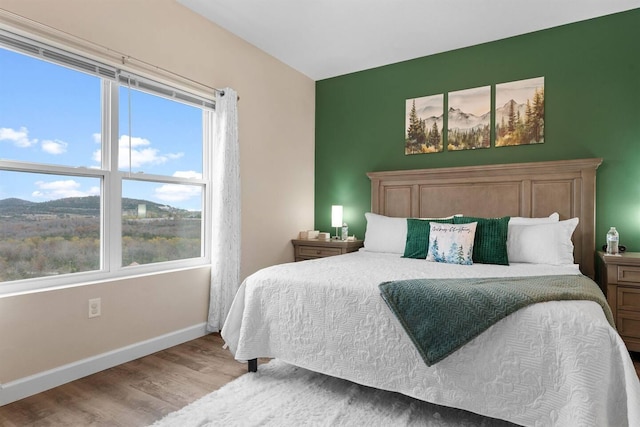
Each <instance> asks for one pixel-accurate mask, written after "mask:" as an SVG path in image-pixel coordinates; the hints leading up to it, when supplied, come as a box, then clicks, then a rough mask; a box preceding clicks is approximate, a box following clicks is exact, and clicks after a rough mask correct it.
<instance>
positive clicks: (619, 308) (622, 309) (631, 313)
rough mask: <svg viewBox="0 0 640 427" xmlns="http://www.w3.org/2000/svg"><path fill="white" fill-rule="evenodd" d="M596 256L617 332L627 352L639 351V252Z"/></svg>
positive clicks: (602, 284)
mask: <svg viewBox="0 0 640 427" xmlns="http://www.w3.org/2000/svg"><path fill="white" fill-rule="evenodd" d="M598 257H599V258H600V261H601V263H602V265H601V267H602V268H601V276H600V283H601V286H603V287H604V290H605V293H606V295H607V301H608V302H609V305H610V306H611V311H612V312H613V318H614V319H615V322H616V328H617V329H618V333H619V334H620V336H621V337H622V339H623V340H624V342H625V344H626V345H627V348H628V349H629V350H631V351H640V252H624V253H622V254H620V255H607V254H605V253H603V252H598Z"/></svg>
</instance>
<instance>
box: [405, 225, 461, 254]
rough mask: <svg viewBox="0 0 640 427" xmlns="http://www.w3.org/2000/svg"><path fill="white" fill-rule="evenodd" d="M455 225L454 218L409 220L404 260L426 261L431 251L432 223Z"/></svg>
mask: <svg viewBox="0 0 640 427" xmlns="http://www.w3.org/2000/svg"><path fill="white" fill-rule="evenodd" d="M432 222H439V223H440V224H453V219H452V218H447V219H418V218H407V243H406V244H405V246H404V255H402V257H403V258H418V259H426V258H427V251H428V250H429V232H430V230H431V227H430V225H429V224H430V223H432Z"/></svg>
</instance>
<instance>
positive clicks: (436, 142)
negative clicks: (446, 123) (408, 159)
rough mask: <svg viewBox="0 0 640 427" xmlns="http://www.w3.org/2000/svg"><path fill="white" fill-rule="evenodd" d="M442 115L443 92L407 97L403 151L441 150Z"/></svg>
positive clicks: (409, 152) (416, 152)
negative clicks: (419, 96)
mask: <svg viewBox="0 0 640 427" xmlns="http://www.w3.org/2000/svg"><path fill="white" fill-rule="evenodd" d="M443 117H444V95H443V94H440V95H431V96H424V97H421V98H412V99H407V100H406V117H405V145H404V153H405V154H422V153H438V152H441V151H442V149H443V146H444V145H443V140H442V126H443Z"/></svg>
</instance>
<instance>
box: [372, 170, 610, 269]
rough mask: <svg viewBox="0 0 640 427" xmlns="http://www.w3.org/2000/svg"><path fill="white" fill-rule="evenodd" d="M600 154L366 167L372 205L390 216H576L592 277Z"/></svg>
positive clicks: (578, 249) (581, 252)
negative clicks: (428, 166)
mask: <svg viewBox="0 0 640 427" xmlns="http://www.w3.org/2000/svg"><path fill="white" fill-rule="evenodd" d="M601 163H602V159H600V158H594V159H579V160H560V161H549V162H535V163H512V164H502V165H486V166H463V167H452V168H436V169H419V170H404V171H389V172H370V173H368V174H367V176H368V177H369V179H370V180H371V211H372V212H373V213H377V214H381V215H386V216H393V217H414V218H433V217H444V216H449V215H454V214H463V215H467V216H477V217H486V218H492V217H502V216H524V217H543V216H549V215H550V214H552V213H553V212H558V213H559V214H560V219H561V220H564V219H569V218H574V217H578V218H579V219H580V222H579V223H578V226H577V227H576V230H575V232H574V233H573V243H574V259H575V262H576V263H577V264H580V271H581V272H582V273H583V274H584V275H585V276H588V277H590V278H592V279H593V278H594V277H595V267H594V263H595V250H596V240H595V218H596V216H595V212H596V209H595V198H596V169H597V168H598V166H600V164H601Z"/></svg>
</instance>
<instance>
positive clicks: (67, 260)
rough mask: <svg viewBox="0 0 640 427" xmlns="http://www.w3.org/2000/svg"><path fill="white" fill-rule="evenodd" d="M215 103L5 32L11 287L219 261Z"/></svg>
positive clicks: (5, 256) (0, 255)
mask: <svg viewBox="0 0 640 427" xmlns="http://www.w3.org/2000/svg"><path fill="white" fill-rule="evenodd" d="M213 106H214V104H213V101H212V100H211V99H209V98H207V97H206V96H201V95H198V94H194V93H190V92H187V91H184V90H182V89H180V88H178V87H172V86H169V85H167V84H166V83H160V82H158V81H154V80H153V79H150V78H148V76H141V75H137V74H134V73H132V72H130V71H129V70H123V69H119V68H117V67H113V66H110V65H108V64H103V63H99V62H96V61H93V60H91V59H89V58H83V57H79V56H77V55H75V54H72V53H69V52H65V51H62V50H59V49H57V48H54V47H52V46H47V45H43V44H42V43H39V42H36V41H33V40H29V39H26V38H24V37H22V36H18V35H15V34H11V33H10V32H7V31H4V30H0V293H4V292H6V291H14V290H22V289H36V288H41V287H47V286H54V285H60V284H68V283H78V282H81V281H87V280H97V279H102V278H107V277H117V276H123V275H126V274H131V273H136V274H137V273H142V272H150V271H161V270H165V269H169V268H176V267H186V266H192V265H201V264H205V263H208V251H207V250H206V248H205V245H204V242H206V241H207V239H206V238H205V236H206V235H207V232H208V226H207V224H206V221H203V219H204V218H207V215H206V212H204V204H205V199H206V197H205V195H206V194H207V190H208V188H207V183H208V179H207V178H208V177H207V176H206V171H207V164H206V160H205V159H206V156H205V147H208V146H210V144H211V141H210V138H211V137H210V133H209V132H206V131H205V130H206V129H210V128H211V127H212V121H213V120H214V112H213Z"/></svg>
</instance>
